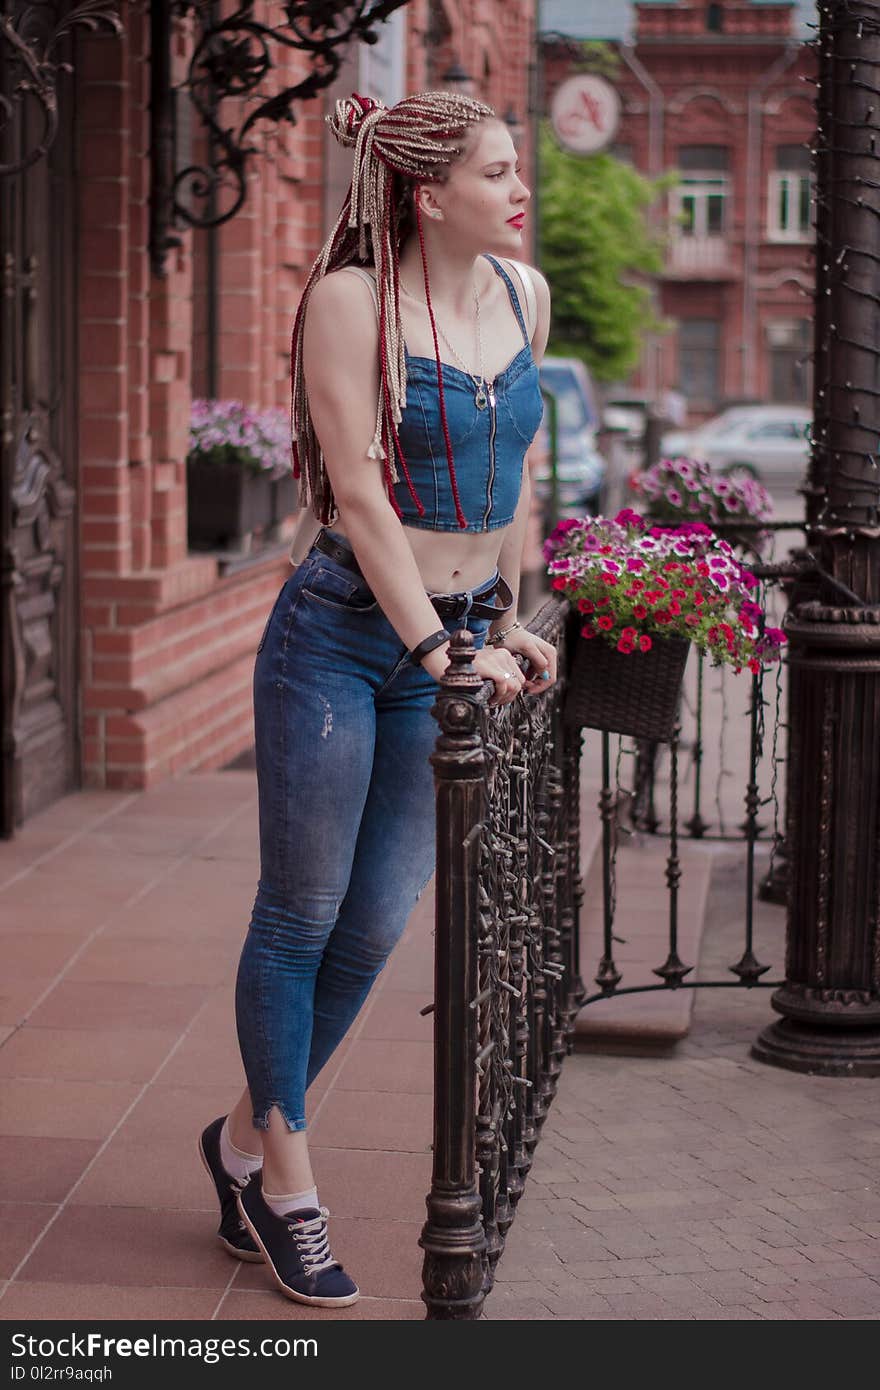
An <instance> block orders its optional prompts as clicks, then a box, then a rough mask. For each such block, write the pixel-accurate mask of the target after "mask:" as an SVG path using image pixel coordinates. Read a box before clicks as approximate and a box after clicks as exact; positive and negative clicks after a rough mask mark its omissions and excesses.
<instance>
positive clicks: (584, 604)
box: [578, 598, 596, 613]
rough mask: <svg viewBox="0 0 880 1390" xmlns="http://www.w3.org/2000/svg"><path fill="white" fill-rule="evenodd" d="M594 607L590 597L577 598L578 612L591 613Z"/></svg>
mask: <svg viewBox="0 0 880 1390" xmlns="http://www.w3.org/2000/svg"><path fill="white" fill-rule="evenodd" d="M595 607H596V605H595V604H594V602H593V600H592V599H591V598H579V599H578V611H579V612H580V613H592V612H593V609H594V608H595Z"/></svg>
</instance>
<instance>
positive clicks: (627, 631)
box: [620, 627, 636, 642]
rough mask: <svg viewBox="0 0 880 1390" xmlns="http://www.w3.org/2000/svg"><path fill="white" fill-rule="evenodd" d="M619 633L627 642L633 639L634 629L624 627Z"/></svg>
mask: <svg viewBox="0 0 880 1390" xmlns="http://www.w3.org/2000/svg"><path fill="white" fill-rule="evenodd" d="M620 635H621V637H624V638H625V639H626V641H627V642H632V641H634V640H635V636H636V630H635V628H634V627H625V628H624V629H623V632H621V634H620Z"/></svg>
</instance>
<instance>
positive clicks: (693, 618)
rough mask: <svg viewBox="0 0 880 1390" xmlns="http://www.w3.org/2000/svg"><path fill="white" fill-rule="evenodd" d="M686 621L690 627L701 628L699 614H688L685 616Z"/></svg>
mask: <svg viewBox="0 0 880 1390" xmlns="http://www.w3.org/2000/svg"><path fill="white" fill-rule="evenodd" d="M684 620H685V622H686V623H687V625H688V627H699V626H700V615H699V613H686V614H685V618H684Z"/></svg>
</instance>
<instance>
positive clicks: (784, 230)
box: [767, 169, 813, 242]
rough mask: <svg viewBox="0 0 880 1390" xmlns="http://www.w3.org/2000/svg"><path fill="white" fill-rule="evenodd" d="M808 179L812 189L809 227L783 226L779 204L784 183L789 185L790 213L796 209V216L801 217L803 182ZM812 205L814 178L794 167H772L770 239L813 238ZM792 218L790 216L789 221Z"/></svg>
mask: <svg viewBox="0 0 880 1390" xmlns="http://www.w3.org/2000/svg"><path fill="white" fill-rule="evenodd" d="M804 180H806V182H807V184H808V186H809V190H810V209H811V212H810V216H809V224H808V225H807V227H805V228H802V227H801V226H800V225H797V226H785V227H783V226H782V223H781V219H780V216H779V204H780V202H781V193H782V186H783V184H784V183H785V184H788V185H789V191H788V208H789V213H790V210H791V209H792V208H794V209H796V216H797V218H798V219H799V217H800V204H801V184H802V182H803V181H804ZM812 206H813V180H812V178H811V176H810V175H809V174H807V173H803V172H799V171H797V170H794V169H771V171H770V176H769V182H768V185H767V239H768V241H788V242H791V241H794V242H805V241H812V240H813V226H812ZM790 221H791V218H790V216H789V222H790Z"/></svg>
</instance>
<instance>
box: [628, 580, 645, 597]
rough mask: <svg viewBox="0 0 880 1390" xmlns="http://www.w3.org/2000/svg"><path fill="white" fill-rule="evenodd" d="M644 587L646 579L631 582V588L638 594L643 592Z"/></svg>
mask: <svg viewBox="0 0 880 1390" xmlns="http://www.w3.org/2000/svg"><path fill="white" fill-rule="evenodd" d="M644 587H645V581H644V579H634V580H633V582H632V584H630V588H631V589H632V590H633V592H634V593H636V594H640V593H641V592H642V590H643V589H644Z"/></svg>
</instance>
